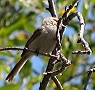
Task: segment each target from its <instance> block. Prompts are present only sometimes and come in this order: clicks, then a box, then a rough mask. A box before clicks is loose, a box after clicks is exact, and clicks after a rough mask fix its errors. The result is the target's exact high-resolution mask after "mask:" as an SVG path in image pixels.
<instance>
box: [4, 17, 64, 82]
mask: <svg viewBox="0 0 95 90" xmlns="http://www.w3.org/2000/svg"><path fill="white" fill-rule="evenodd" d="M57 22H58V18H56V17H49V18H46V19H44V20H43V23H42V25H41V27H39V28H38V29H37V30H36V31H35V32H34V33H33V35H32V36H31V37H30V39H29V40H28V41H27V43H26V45H25V48H28V49H32V50H35V51H38V52H42V53H51V52H52V51H53V50H54V48H55V46H56V43H57V41H56V31H57ZM61 29H62V28H61V25H60V29H59V30H61ZM33 54H34V53H32V52H29V51H25V50H23V52H22V54H21V59H20V61H19V62H18V63H17V64H16V65H15V67H14V68H13V69H12V71H11V72H10V73H9V74H8V76H7V77H6V80H7V81H12V79H13V78H14V76H15V75H16V73H17V72H19V71H20V70H21V68H22V67H23V65H24V64H25V63H26V61H27V59H28V58H29V57H30V56H32V55H33Z"/></svg>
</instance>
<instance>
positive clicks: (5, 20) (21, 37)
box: [0, 0, 95, 90]
mask: <svg viewBox="0 0 95 90" xmlns="http://www.w3.org/2000/svg"><path fill="white" fill-rule="evenodd" d="M68 1H70V0H55V5H56V9H57V12H58V13H59V16H61V15H62V14H63V12H64V7H65V6H66V5H69V4H71V2H68ZM46 6H47V0H1V1H0V48H4V47H23V46H24V45H25V43H26V41H27V40H28V38H29V37H30V35H31V34H32V32H33V31H34V30H35V29H36V28H37V27H38V26H40V25H41V23H42V20H43V18H46V17H48V16H50V14H49V12H47V11H46V10H45V7H46ZM77 10H78V11H80V12H81V13H82V15H83V16H84V19H85V35H84V37H85V39H86V41H87V42H89V44H90V47H91V49H92V51H93V54H92V55H72V51H74V50H79V49H82V47H81V45H80V44H77V34H78V31H79V23H78V21H77V20H76V19H73V20H72V21H71V22H70V23H69V25H68V26H67V29H66V32H65V35H64V36H63V40H62V49H63V51H62V52H63V54H64V56H65V57H66V58H68V59H69V60H71V61H72V65H71V66H70V67H68V68H67V69H66V70H65V71H64V72H63V73H62V75H59V76H58V78H59V80H60V82H61V83H62V86H63V88H64V90H82V86H83V84H84V83H85V80H86V76H87V70H89V68H91V67H92V66H93V65H94V64H95V62H94V59H95V56H94V55H95V40H94V38H95V1H94V0H85V1H82V0H81V1H80V3H79V6H78V8H77ZM69 28H70V29H69ZM20 54H21V52H20V51H4V52H0V90H19V89H21V88H23V90H30V89H33V87H35V84H37V83H38V82H40V81H41V80H42V78H43V75H42V74H41V73H42V72H44V70H45V67H46V65H47V60H48V59H47V58H46V57H39V58H40V61H41V63H42V64H43V65H42V64H41V66H39V67H38V69H37V68H36V66H35V68H33V63H31V61H28V62H27V63H26V65H25V66H24V67H23V69H22V70H21V72H20V73H19V75H18V76H16V78H15V79H14V80H13V82H15V84H14V83H12V84H9V83H6V82H5V80H4V79H5V77H6V75H7V74H8V73H9V72H10V70H11V69H12V68H13V66H14V64H16V63H17V62H18V60H20ZM36 59H37V60H38V58H36ZM43 60H44V61H43ZM38 61H39V60H38ZM35 62H37V61H35ZM58 66H59V65H58ZM58 66H56V67H55V68H58ZM40 67H41V68H40ZM39 70H40V71H39ZM76 74H77V76H76ZM94 79H95V73H93V74H92V76H91V79H90V82H89V87H88V89H89V90H90V89H93V90H94V89H95V83H94V82H95V80H94ZM37 87H38V86H37ZM52 88H54V90H58V89H57V87H56V86H55V84H54V82H52V81H50V84H49V85H48V88H47V90H51V89H52ZM33 90H37V89H33Z"/></svg>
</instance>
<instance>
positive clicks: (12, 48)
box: [0, 47, 57, 58]
mask: <svg viewBox="0 0 95 90" xmlns="http://www.w3.org/2000/svg"><path fill="white" fill-rule="evenodd" d="M5 50H18V51H19V50H21V51H23V50H25V51H29V52H33V53H36V51H35V50H31V49H28V48H19V47H6V48H1V49H0V51H5ZM39 54H40V55H44V56H47V57H52V58H57V57H56V56H55V55H52V54H47V53H42V52H39Z"/></svg>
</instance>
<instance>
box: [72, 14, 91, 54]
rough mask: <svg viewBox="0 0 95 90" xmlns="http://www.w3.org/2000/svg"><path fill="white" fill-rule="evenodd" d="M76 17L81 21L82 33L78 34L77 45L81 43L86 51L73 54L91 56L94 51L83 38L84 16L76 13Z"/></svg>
mask: <svg viewBox="0 0 95 90" xmlns="http://www.w3.org/2000/svg"><path fill="white" fill-rule="evenodd" d="M76 16H77V17H78V19H79V21H80V32H79V34H78V41H77V43H81V44H82V45H83V47H84V49H85V50H84V51H81V50H79V51H73V52H72V53H73V54H91V53H92V51H91V49H90V47H89V44H88V43H87V42H86V41H85V40H84V38H83V34H84V19H83V16H82V14H81V13H80V12H76Z"/></svg>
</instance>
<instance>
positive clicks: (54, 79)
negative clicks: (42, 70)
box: [51, 76, 63, 90]
mask: <svg viewBox="0 0 95 90" xmlns="http://www.w3.org/2000/svg"><path fill="white" fill-rule="evenodd" d="M51 79H52V80H53V81H54V82H55V84H56V86H57V88H58V90H63V88H62V86H61V83H60V82H59V80H58V79H57V77H56V76H54V77H51Z"/></svg>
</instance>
